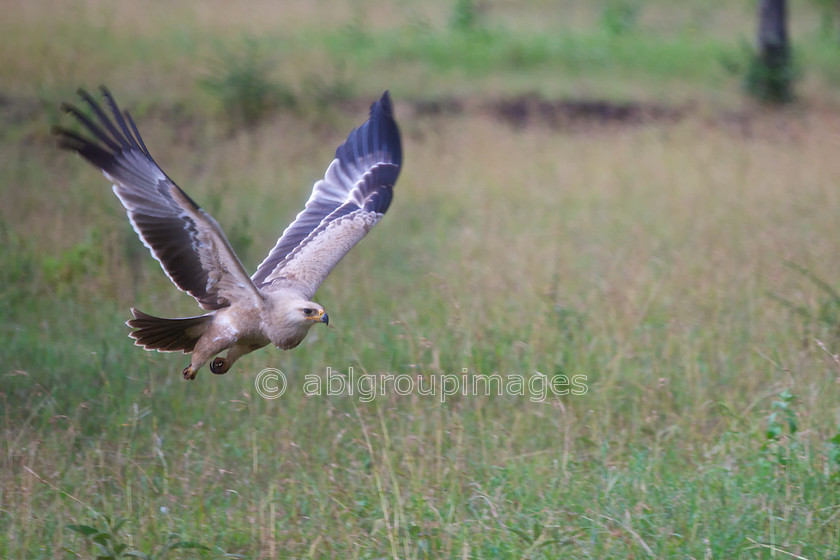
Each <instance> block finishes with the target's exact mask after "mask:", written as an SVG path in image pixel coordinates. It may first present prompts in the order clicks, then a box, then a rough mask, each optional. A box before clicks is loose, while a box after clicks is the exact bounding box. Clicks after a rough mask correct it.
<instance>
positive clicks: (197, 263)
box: [53, 87, 402, 379]
mask: <svg viewBox="0 0 840 560" xmlns="http://www.w3.org/2000/svg"><path fill="white" fill-rule="evenodd" d="M101 94H102V97H103V98H104V100H105V104H106V106H107V110H106V109H103V108H102V107H101V106H100V105H99V104H98V103H97V102H96V100H94V98H93V97H92V96H91V95H89V94H88V93H86V92H85V91H83V90H80V91H79V95H80V97H81V98H82V100H83V101H84V102H85V104H87V106H88V107H89V109H90V111H89V112H88V113H86V112H83V111H81V110H80V109H79V108H77V107H75V106H73V105H68V104H64V105H62V109H63V110H64V111H66V112H67V113H69V114H71V115H73V116H74V117H75V118H76V120H78V121H79V123H80V124H81V125H82V126H83V127H84V128H85V129H86V131H87V133H88V134H87V135H82V134H79V133H77V132H74V131H73V130H70V129H68V128H64V127H61V126H57V127H54V128H53V133H54V134H55V135H56V136H57V138H58V144H59V146H60V147H61V148H64V149H67V150H71V151H74V152H77V153H78V154H79V155H81V156H82V157H83V158H84V159H86V160H87V161H88V162H90V163H91V164H93V165H94V166H95V167H97V168H99V169H100V170H102V173H103V174H104V175H105V177H106V178H107V179H108V180H109V181H111V182H112V183H113V184H114V186H113V189H114V193H116V195H117V197H119V199H120V202H122V204H123V206H125V209H126V213H127V214H128V219H129V220H131V225H132V226H133V227H134V230H135V231H136V232H137V234H138V235H139V236H140V239H141V240H142V241H143V243H144V244H145V245H146V247H148V248H149V250H150V251H151V252H152V255H153V256H154V258H155V259H157V260H158V261H159V262H160V265H161V266H162V267H163V270H164V271H165V272H166V274H167V276H169V279H170V280H172V282H173V283H174V284H175V285H176V286H177V287H178V288H179V289H181V290H183V291H185V292H187V293H188V294H190V295H191V296H193V297H194V298H195V299H196V301H197V302H198V304H199V305H200V306H201V307H202V308H203V309H204V310H205V311H208V313H206V314H205V315H199V316H197V317H185V318H178V319H164V318H160V317H154V316H152V315H148V314H146V313H143V312H142V311H140V310H138V309H133V308H132V310H131V313H132V315H134V318H133V319H131V320H130V321H128V322H127V324H128V325H129V326H130V327H132V328H134V329H135V330H134V331H132V332H131V333H130V335H129V336H131V337H132V338H134V339H135V344H138V345H140V346H143V347H144V348H146V349H147V350H158V351H162V352H175V351H179V350H180V351H183V352H184V353H192V359H191V361H190V363H189V365H188V366H187V367H186V368H184V371H183V375H184V378H185V379H194V378H195V376H196V374H197V373H198V370H199V368H201V366H202V365H204V364H205V363H207V361H208V360H210V359H211V358H214V356H216V357H215V359H213V360H212V361H211V362H210V370H211V371H212V372H213V373H216V374H223V373H227V371H228V370H229V369H230V367H231V366H232V365H233V363H234V362H235V361H236V360H237V359H238V358H239V357H241V356H243V355H245V354H247V353H249V352H252V351H254V350H256V349H258V348H262V347H263V346H265V345H267V344H269V343H271V344H274V345H275V346H277V347H278V348H282V349H284V350H288V349H290V348H294V347H295V346H297V345H298V344H300V342H301V341H302V340H303V338H304V337H305V336H306V334H307V333H308V332H309V329H310V328H311V327H312V326H313V325H315V324H316V323H325V324H329V318H328V316H327V313H326V311H324V308H323V307H322V306H321V305H319V304H317V303H315V302H313V301H311V299H312V297H313V296H314V294H315V290H317V289H318V286H320V284H321V283H322V282H323V281H324V279H325V278H326V277H327V275H328V274H329V273H330V271H331V270H332V269H333V267H335V266H336V264H338V262H339V261H340V260H341V258H342V257H344V255H345V254H347V252H348V251H349V250H350V249H351V248H352V247H353V246H354V245H355V244H356V243H358V242H359V241H360V240H361V239H362V238H363V237H364V236H365V235H366V234H367V233H368V232H369V231H370V229H371V228H372V227H373V226H374V225H376V223H377V222H378V221H379V220H380V218H382V216H383V215H384V214H385V211H386V210H387V209H388V206H389V205H390V203H391V198H392V197H393V189H394V184H395V183H396V181H397V177H398V176H399V173H400V165H401V163H402V145H401V141H400V133H399V129H398V128H397V124H396V122H395V121H394V113H393V108H392V106H391V99H390V97H389V96H388V92H387V91H386V92H385V93H384V94H383V95H382V97H381V98H380V99H379V100H378V101H377V102H375V103H374V104H373V105H372V106H371V108H370V118H369V119H368V120H367V121H366V122H365V123H364V124H362V125H361V126H360V127H358V128H356V129H355V130H353V131H352V132H351V133H350V135H349V136H348V137H347V140H346V141H345V142H344V143H343V144H342V145H341V146H339V147H338V149H337V150H336V152H335V159H333V160H332V162H331V163H330V165H329V167H328V168H327V171H326V174H325V175H324V178H323V179H320V180H319V181H317V182H316V183H315V186H314V187H313V189H312V195H311V196H310V197H309V200H308V201H307V202H306V206H305V207H304V209H303V210H302V211H301V212H300V213H299V214H298V215H297V217H296V218H295V220H294V221H293V222H292V223H291V224H290V225H289V226H288V227H287V228H286V230H285V231H284V232H283V234H282V235H281V236H280V238H279V239H278V240H277V244H276V245H275V246H274V248H273V249H272V250H271V252H269V254H268V256H267V257H266V258H265V260H263V262H262V264H260V265H259V267H258V268H257V271H256V272H255V273H254V275H253V276H250V277H249V276H248V274H247V272H246V271H245V268H244V267H243V266H242V263H241V262H240V261H239V258H238V257H237V256H236V253H234V251H233V249H232V248H231V246H230V243H229V242H228V240H227V238H226V237H225V234H224V233H223V232H222V229H221V227H219V224H218V223H217V222H216V220H214V219H213V217H212V216H210V214H208V213H207V212H205V211H204V210H202V209H201V208H200V207H199V206H198V205H197V204H196V203H195V202H194V201H193V200H192V199H191V198H190V197H189V196H188V195H187V193H185V192H184V191H183V190H181V189H180V188H179V187H178V186H177V185H176V184H175V183H174V182H173V181H172V180H171V179H170V178H169V177H168V176H167V175H166V174H165V173H164V172H163V171H162V170H161V169H160V167H158V165H157V164H156V163H155V161H154V159H152V156H151V154H150V153H149V150H148V149H147V148H146V145H145V144H144V143H143V139H142V138H141V137H140V134H139V132H138V130H137V126H136V125H135V123H134V121H133V119H132V118H131V116H130V115H129V114H128V112H123V111H121V110H120V109H119V107H118V106H117V104H116V102H115V101H114V98H113V97H112V96H111V94H110V92H109V91H108V90H107V89H106V88H104V87H102V88H101ZM224 350H227V355H226V356H225V357H221V356H217V354H220V353H221V352H223V351H224Z"/></svg>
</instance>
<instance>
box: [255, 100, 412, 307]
mask: <svg viewBox="0 0 840 560" xmlns="http://www.w3.org/2000/svg"><path fill="white" fill-rule="evenodd" d="M401 164H402V145H401V142H400V133H399V129H398V128H397V124H396V122H395V121H394V115H393V108H392V106H391V99H390V97H389V96H388V92H387V91H386V92H385V93H384V94H383V95H382V97H381V98H380V99H379V101H377V102H376V103H374V104H373V105H372V106H371V108H370V118H369V119H368V120H367V121H366V122H365V123H364V124H363V125H362V126H360V127H359V128H357V129H355V130H353V131H352V132H351V133H350V135H349V136H348V138H347V140H346V141H345V142H344V143H343V144H342V145H341V146H339V147H338V149H337V150H336V152H335V159H333V161H332V163H330V165H329V167H328V168H327V172H326V174H325V175H324V178H323V179H321V180H319V181H318V182H316V183H315V186H314V187H313V189H312V195H311V196H310V197H309V200H308V201H307V203H306V206H305V207H304V209H303V211H302V212H301V213H300V214H298V215H297V217H296V218H295V220H294V221H293V222H292V223H291V224H290V225H289V227H287V228H286V230H285V231H284V232H283V235H282V236H281V237H280V239H278V240H277V244H276V245H275V247H274V249H272V250H271V252H270V253H269V254H268V256H267V257H266V259H265V260H264V261H263V262H262V264H260V266H259V268H257V271H256V272H255V273H254V275H253V277H252V278H251V279H252V280H253V282H254V284H255V285H256V286H258V287H259V288H261V289H272V288H284V287H294V288H295V289H298V290H300V291H301V292H302V293H303V294H304V296H305V297H307V298H311V297H312V296H313V295H314V293H315V291H316V290H317V289H318V286H320V284H321V282H323V281H324V279H325V278H326V277H327V275H328V274H329V273H330V271H331V270H332V269H333V268H334V267H335V265H336V264H338V262H339V261H340V260H341V258H342V257H344V255H345V254H347V252H348V251H350V249H351V248H353V246H354V245H355V244H356V243H358V242H359V241H360V240H361V239H362V238H363V237H364V236H365V235H366V234H367V232H368V231H370V229H371V228H372V227H373V226H374V225H376V223H377V222H378V221H379V219H380V218H382V216H383V215H384V214H385V212H386V211H387V210H388V206H389V205H390V203H391V198H392V197H393V188H394V184H395V183H396V181H397V177H398V176H399V173H400V166H401Z"/></svg>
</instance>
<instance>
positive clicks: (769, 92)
mask: <svg viewBox="0 0 840 560" xmlns="http://www.w3.org/2000/svg"><path fill="white" fill-rule="evenodd" d="M792 66H793V65H792V60H791V51H790V44H789V42H788V33H787V0H760V1H759V10H758V55H757V56H756V58H755V59H754V60H753V64H752V66H751V67H750V71H749V74H748V76H747V89H748V90H749V92H750V93H751V94H752V95H754V96H755V97H758V98H759V99H761V100H763V101H769V102H773V103H786V102H789V101H792V100H793V68H792Z"/></svg>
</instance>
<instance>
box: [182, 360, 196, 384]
mask: <svg viewBox="0 0 840 560" xmlns="http://www.w3.org/2000/svg"><path fill="white" fill-rule="evenodd" d="M183 373H184V379H186V380H188V381H192V380H193V379H195V376H196V375H198V370H197V369H193V367H192V364H190V365H188V366H187V367H185V368H184V372H183Z"/></svg>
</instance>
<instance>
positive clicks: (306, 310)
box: [303, 307, 315, 315]
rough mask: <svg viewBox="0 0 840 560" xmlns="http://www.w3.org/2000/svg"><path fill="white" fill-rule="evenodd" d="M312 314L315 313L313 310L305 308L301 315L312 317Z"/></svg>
mask: <svg viewBox="0 0 840 560" xmlns="http://www.w3.org/2000/svg"><path fill="white" fill-rule="evenodd" d="M314 312H315V310H314V309H310V308H308V307H306V308H304V309H303V314H304V315H312V314H313V313H314Z"/></svg>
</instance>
